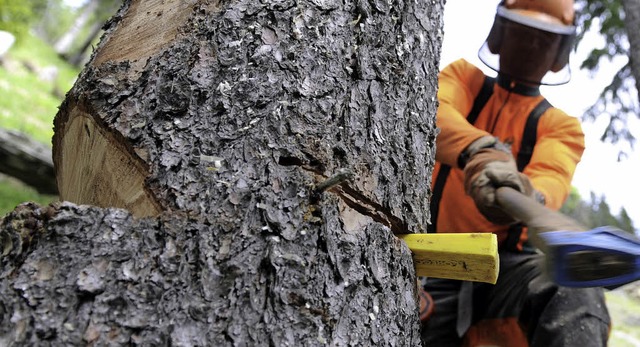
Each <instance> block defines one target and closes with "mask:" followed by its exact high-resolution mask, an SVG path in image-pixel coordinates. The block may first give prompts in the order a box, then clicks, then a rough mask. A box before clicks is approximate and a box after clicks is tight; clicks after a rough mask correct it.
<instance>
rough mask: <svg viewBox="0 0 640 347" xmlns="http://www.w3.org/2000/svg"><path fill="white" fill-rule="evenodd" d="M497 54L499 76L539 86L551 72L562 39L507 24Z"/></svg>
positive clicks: (540, 31)
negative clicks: (501, 74)
mask: <svg viewBox="0 0 640 347" xmlns="http://www.w3.org/2000/svg"><path fill="white" fill-rule="evenodd" d="M504 28H505V30H504V33H503V37H502V43H501V45H500V49H499V51H498V55H499V69H500V72H501V73H503V74H506V75H508V76H510V77H513V78H515V79H518V80H522V81H526V82H534V83H539V81H541V80H542V78H543V77H544V75H545V74H546V73H547V72H548V71H549V70H551V68H552V66H553V63H554V61H555V59H556V56H557V54H558V49H559V47H560V42H561V40H562V37H561V36H560V35H558V34H554V33H550V32H545V31H542V30H538V29H534V28H531V27H527V26H524V25H522V24H518V23H514V22H511V21H506V22H505V23H504Z"/></svg>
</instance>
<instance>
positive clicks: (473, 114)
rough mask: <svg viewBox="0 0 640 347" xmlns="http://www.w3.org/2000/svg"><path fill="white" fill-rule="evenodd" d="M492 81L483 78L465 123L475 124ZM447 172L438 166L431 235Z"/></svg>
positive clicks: (428, 228)
mask: <svg viewBox="0 0 640 347" xmlns="http://www.w3.org/2000/svg"><path fill="white" fill-rule="evenodd" d="M494 81H495V78H493V77H489V76H486V77H485V79H484V82H483V83H482V88H480V92H479V93H478V95H477V96H476V98H475V100H474V101H473V106H472V107H471V111H469V114H468V115H467V122H469V123H470V124H474V123H475V122H476V119H478V115H479V114H480V111H482V108H484V105H485V104H486V103H487V101H489V98H490V97H491V95H492V94H493V84H494ZM449 172H451V166H449V165H446V164H442V165H440V171H438V175H437V176H436V182H435V184H434V185H433V195H432V196H431V204H430V205H429V207H430V210H431V211H430V212H431V224H428V225H427V232H430V233H433V232H435V231H436V225H438V212H439V211H440V199H441V198H442V191H443V190H444V185H445V183H447V177H449Z"/></svg>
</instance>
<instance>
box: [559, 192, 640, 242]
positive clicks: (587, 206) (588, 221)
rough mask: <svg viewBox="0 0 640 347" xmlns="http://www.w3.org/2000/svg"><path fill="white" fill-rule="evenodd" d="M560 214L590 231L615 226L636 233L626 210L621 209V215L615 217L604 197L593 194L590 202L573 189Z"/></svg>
mask: <svg viewBox="0 0 640 347" xmlns="http://www.w3.org/2000/svg"><path fill="white" fill-rule="evenodd" d="M560 212H562V213H564V214H565V215H567V216H569V217H571V218H573V219H575V220H577V221H578V222H580V223H581V224H582V225H584V226H585V227H587V228H589V229H593V228H597V227H601V226H613V227H616V228H619V229H621V230H624V231H627V232H629V233H632V234H633V233H634V232H635V228H634V226H633V222H632V221H631V218H629V215H628V214H627V211H626V210H625V209H624V208H622V209H621V211H620V214H619V215H617V216H615V215H613V214H612V213H611V208H610V207H609V204H607V201H606V199H605V198H604V196H601V197H597V196H596V195H595V194H594V193H591V196H590V201H585V200H583V199H582V197H581V196H580V194H579V193H578V191H577V190H576V189H575V188H573V189H572V190H571V193H570V194H569V197H568V198H567V201H566V202H565V203H564V205H563V206H562V208H561V209H560Z"/></svg>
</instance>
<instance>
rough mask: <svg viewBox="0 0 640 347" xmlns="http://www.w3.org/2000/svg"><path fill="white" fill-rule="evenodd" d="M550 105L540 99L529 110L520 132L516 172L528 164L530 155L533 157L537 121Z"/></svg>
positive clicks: (545, 100)
mask: <svg viewBox="0 0 640 347" xmlns="http://www.w3.org/2000/svg"><path fill="white" fill-rule="evenodd" d="M550 107H552V106H551V104H550V103H549V101H547V99H542V101H540V103H539V104H538V105H536V107H534V108H533V110H531V113H529V117H528V118H527V123H526V124H525V126H524V130H523V132H522V142H521V143H520V151H519V152H518V158H517V162H518V171H520V172H522V170H524V168H525V167H526V166H527V164H529V161H530V160H531V155H533V147H535V145H536V137H537V136H538V121H539V120H540V116H542V114H543V113H544V112H545V111H546V110H547V109H549V108H550Z"/></svg>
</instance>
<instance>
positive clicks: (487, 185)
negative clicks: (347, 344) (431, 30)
mask: <svg viewBox="0 0 640 347" xmlns="http://www.w3.org/2000/svg"><path fill="white" fill-rule="evenodd" d="M574 16H575V12H574V3H573V0H504V1H502V2H500V4H499V5H498V7H497V11H496V16H495V19H494V23H493V27H492V28H491V31H490V33H489V35H488V37H487V40H486V42H485V43H484V45H483V46H482V47H481V48H480V51H479V53H478V55H479V58H480V60H481V61H482V62H483V63H485V64H486V65H487V66H488V67H490V68H491V69H493V70H495V71H496V72H497V77H496V78H490V77H487V76H485V75H484V73H483V72H482V71H481V70H480V69H479V68H477V67H475V66H473V65H472V64H470V63H469V62H467V61H465V60H462V59H461V60H458V61H455V62H453V63H451V64H450V65H448V66H447V67H446V68H444V69H443V70H442V71H441V73H440V75H439V91H438V100H439V103H440V104H439V108H438V113H437V126H438V127H439V129H440V133H439V135H438V137H437V140H436V165H435V169H434V173H433V177H432V184H433V186H432V189H433V195H432V199H431V222H432V223H431V225H430V226H429V228H430V231H431V232H444V233H453V232H491V233H495V234H496V235H497V238H498V247H499V256H500V272H499V276H498V281H497V283H496V284H495V285H492V284H486V283H474V282H464V281H455V280H445V279H432V278H428V279H426V280H424V281H423V284H424V285H423V289H424V292H422V293H420V296H421V301H422V302H421V309H422V311H423V313H424V314H423V315H422V316H421V319H424V320H423V326H422V337H423V342H424V343H425V345H427V346H430V347H432V346H447V347H451V346H545V347H555V346H580V347H588V346H606V344H607V338H608V334H609V327H610V318H609V314H608V311H607V308H606V306H605V302H604V296H603V290H602V289H600V288H566V287H559V286H557V285H556V284H554V283H553V282H552V281H551V280H549V279H548V278H547V277H545V275H544V274H543V273H542V264H543V257H544V256H543V255H542V254H541V253H540V252H538V251H536V250H535V249H533V248H532V247H531V246H529V245H528V243H527V230H526V226H523V225H521V224H519V223H518V221H516V220H514V219H513V218H512V217H511V216H510V215H508V214H507V213H505V212H503V211H502V210H501V209H500V208H499V206H498V204H497V202H496V197H495V194H496V187H501V186H509V187H512V188H515V189H517V190H519V191H520V192H521V193H523V194H525V195H528V196H530V197H532V198H534V199H536V200H537V201H538V202H539V203H541V204H544V205H546V206H547V207H549V208H551V209H553V210H558V209H559V208H560V207H561V206H562V204H563V202H564V201H565V199H566V197H567V196H568V193H569V190H570V187H571V180H572V177H573V173H574V171H575V168H576V165H577V164H578V162H579V161H580V158H581V156H582V153H583V151H584V134H583V132H582V129H581V126H580V122H579V121H578V120H577V119H576V118H574V117H571V116H569V115H567V114H566V113H564V112H563V111H561V110H559V109H557V108H554V107H552V106H551V105H550V104H549V103H548V102H547V101H546V99H545V98H544V97H543V96H542V95H541V94H540V88H539V87H540V85H541V84H545V85H557V84H563V83H566V82H568V81H569V78H570V71H569V65H568V62H569V55H570V52H571V50H572V46H573V42H574V38H575V35H576V28H575V25H574ZM548 222H549V223H550V226H551V227H553V223H554V221H553V220H549V221H548ZM427 312H433V313H432V314H431V315H430V316H428V315H427V314H426V313H427ZM426 316H428V317H426Z"/></svg>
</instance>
